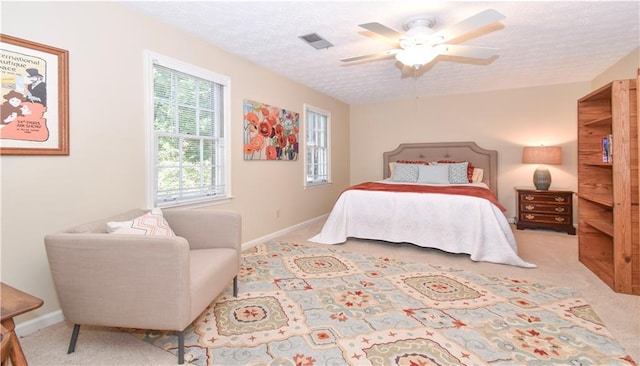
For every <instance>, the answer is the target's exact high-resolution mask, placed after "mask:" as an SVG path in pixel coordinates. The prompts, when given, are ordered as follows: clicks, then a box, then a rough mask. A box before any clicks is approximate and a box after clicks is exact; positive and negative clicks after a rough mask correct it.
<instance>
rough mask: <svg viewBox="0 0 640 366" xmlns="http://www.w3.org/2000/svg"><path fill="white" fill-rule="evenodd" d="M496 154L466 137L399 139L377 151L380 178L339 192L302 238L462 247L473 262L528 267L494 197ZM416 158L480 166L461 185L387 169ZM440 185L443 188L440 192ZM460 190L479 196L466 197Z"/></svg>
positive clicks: (444, 248)
mask: <svg viewBox="0 0 640 366" xmlns="http://www.w3.org/2000/svg"><path fill="white" fill-rule="evenodd" d="M497 159H498V153H497V151H495V150H486V149H483V148H481V147H479V146H478V145H477V144H476V143H474V142H439V143H412V144H401V145H399V146H398V148H396V149H395V150H393V151H388V152H385V153H384V154H383V178H384V179H383V180H381V181H376V182H364V183H362V184H359V185H355V186H352V187H349V188H347V189H346V190H344V191H343V192H342V194H341V195H340V196H339V197H338V200H337V201H336V203H335V205H334V207H333V209H332V211H331V213H330V214H329V216H328V217H327V221H326V222H325V224H324V226H323V228H322V230H321V231H320V233H318V234H317V235H315V236H314V237H312V238H310V239H309V241H311V242H315V243H322V244H340V243H344V242H346V241H347V239H348V238H358V239H371V240H379V241H385V242H388V243H390V244H391V243H411V244H415V245H418V246H421V247H426V248H435V249H439V250H442V251H445V252H449V253H465V254H468V255H470V259H471V260H473V261H483V262H491V263H500V264H508V265H514V266H519V267H526V268H532V267H536V266H535V265H534V264H531V263H528V262H526V261H524V260H523V259H522V258H520V257H519V256H518V249H517V244H516V240H515V237H514V235H513V231H512V230H511V226H510V225H509V223H508V221H507V219H506V217H505V215H504V214H503V211H504V207H502V205H500V203H499V202H497V198H496V197H497V196H498V185H497V166H498V163H497ZM417 162H443V163H451V162H467V163H468V164H469V165H470V166H473V168H474V169H473V170H475V171H476V172H480V170H476V169H481V172H482V176H481V177H474V179H475V180H476V181H475V182H471V183H469V184H455V185H451V184H448V182H447V183H446V184H433V182H434V181H433V180H427V182H428V183H426V184H425V183H420V182H417V183H414V182H413V181H407V182H405V181H401V182H398V181H397V180H398V179H399V177H400V176H401V174H400V172H399V171H397V170H396V171H395V173H394V174H393V175H392V170H393V169H394V168H395V169H398V168H403V169H404V168H411V167H407V166H406V165H407V163H414V164H415V163H417ZM416 165H420V166H423V167H422V168H419V169H424V170H420V172H423V171H427V169H430V170H429V171H431V169H437V170H438V171H442V169H443V168H442V167H429V168H425V167H424V165H422V164H416ZM436 165H442V164H436ZM454 165H456V166H458V165H461V164H454ZM464 166H465V167H466V164H465V165H464ZM411 169H412V170H411V171H413V170H415V169H414V168H411ZM429 174H431V173H429ZM425 176H426V174H425ZM391 178H393V179H394V181H391ZM449 178H451V176H449ZM469 178H471V170H470V171H469ZM430 179H432V178H430ZM419 180H420V179H419ZM435 181H436V182H439V181H438V180H437V179H436V180H435ZM443 189H444V190H446V191H444V192H441V191H440V190H443ZM397 190H402V191H397ZM467 190H468V191H472V190H473V191H476V192H478V193H481V194H476V195H475V196H468V195H466V194H467V193H468V192H467ZM422 191H425V192H422ZM449 191H451V193H449ZM460 191H464V192H462V193H461V192H460Z"/></svg>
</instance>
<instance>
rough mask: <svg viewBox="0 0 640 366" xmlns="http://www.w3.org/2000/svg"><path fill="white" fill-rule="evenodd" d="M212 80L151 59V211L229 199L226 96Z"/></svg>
mask: <svg viewBox="0 0 640 366" xmlns="http://www.w3.org/2000/svg"><path fill="white" fill-rule="evenodd" d="M214 79H220V78H219V77H217V76H216V75H215V74H213V73H211V72H208V71H206V70H202V69H199V68H197V67H195V66H191V65H187V64H183V63H180V62H176V61H174V60H170V59H167V60H165V59H163V58H162V57H159V56H157V55H154V57H153V58H152V93H151V94H152V100H153V128H152V131H153V133H152V134H151V135H152V137H151V138H152V141H151V145H152V148H153V158H152V170H153V172H152V175H153V187H151V189H152V191H153V201H154V206H160V207H162V206H176V205H180V204H187V203H194V202H199V201H208V200H215V199H221V198H227V197H228V194H229V187H228V179H227V175H228V170H229V166H228V159H227V147H228V144H229V143H228V141H227V139H228V133H227V129H228V123H227V119H228V116H227V113H226V110H225V105H226V101H225V98H227V97H228V92H226V91H225V88H228V86H227V85H225V82H224V80H222V82H221V81H220V80H214Z"/></svg>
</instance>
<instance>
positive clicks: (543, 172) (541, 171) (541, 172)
mask: <svg viewBox="0 0 640 366" xmlns="http://www.w3.org/2000/svg"><path fill="white" fill-rule="evenodd" d="M533 185H534V186H536V189H537V190H539V191H547V190H549V186H550V185H551V173H549V169H546V168H538V169H536V171H535V172H534V173H533Z"/></svg>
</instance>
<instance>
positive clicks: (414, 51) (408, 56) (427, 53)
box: [396, 46, 438, 69]
mask: <svg viewBox="0 0 640 366" xmlns="http://www.w3.org/2000/svg"><path fill="white" fill-rule="evenodd" d="M436 56H438V52H437V51H436V50H434V49H433V47H430V46H416V47H411V48H408V49H405V50H402V51H400V52H398V53H397V54H396V60H398V61H400V62H402V64H403V65H406V66H410V67H413V68H414V69H419V68H421V67H422V66H424V65H426V64H428V63H429V62H431V61H433V59H435V58H436Z"/></svg>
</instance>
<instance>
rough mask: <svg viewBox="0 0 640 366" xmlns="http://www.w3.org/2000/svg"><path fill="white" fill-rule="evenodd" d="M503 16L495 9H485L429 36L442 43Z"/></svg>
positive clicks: (498, 19)
mask: <svg viewBox="0 0 640 366" xmlns="http://www.w3.org/2000/svg"><path fill="white" fill-rule="evenodd" d="M504 18H505V16H504V15H503V14H502V13H500V12H498V11H497V10H495V9H487V10H484V11H481V12H480V13H478V14H476V15H473V16H471V17H469V18H467V19H465V20H462V21H460V22H458V23H456V24H454V25H452V26H450V27H447V28H445V29H443V30H441V31H439V32H436V33H434V34H433V35H431V36H430V37H429V38H430V39H434V40H437V41H436V42H435V43H444V42H447V41H449V40H451V39H454V38H457V37H459V36H461V35H463V34H465V33H468V32H471V31H474V30H476V29H479V28H482V27H485V26H487V25H489V24H491V23H495V22H497V21H500V20H502V19H504Z"/></svg>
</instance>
